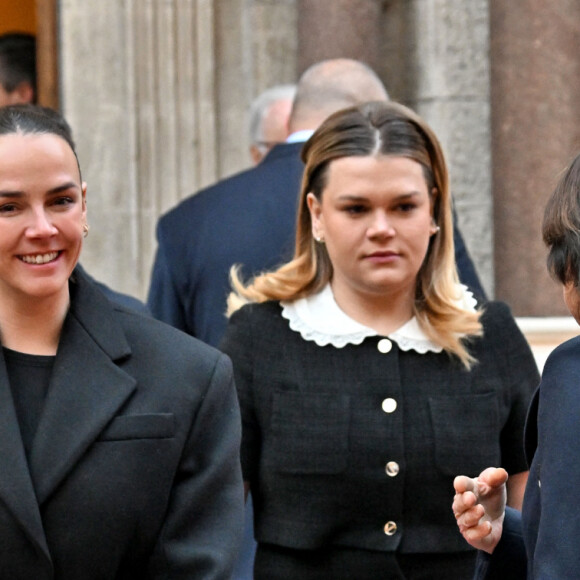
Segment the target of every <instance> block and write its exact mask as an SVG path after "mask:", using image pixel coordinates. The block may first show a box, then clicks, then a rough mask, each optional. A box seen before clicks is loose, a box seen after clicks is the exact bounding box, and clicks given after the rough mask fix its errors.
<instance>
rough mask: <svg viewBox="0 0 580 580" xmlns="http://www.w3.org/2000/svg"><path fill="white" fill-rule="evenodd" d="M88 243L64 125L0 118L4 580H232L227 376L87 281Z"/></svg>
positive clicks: (234, 418) (11, 111) (216, 359)
mask: <svg viewBox="0 0 580 580" xmlns="http://www.w3.org/2000/svg"><path fill="white" fill-rule="evenodd" d="M87 231H88V225H87V220H86V185H85V184H84V183H83V182H82V180H81V175H80V169H79V166H78V162H77V159H76V154H75V152H74V145H73V142H72V139H71V138H70V132H69V131H68V126H67V125H66V123H65V122H64V121H63V119H62V118H60V117H59V116H58V115H57V114H56V113H54V112H52V111H49V110H46V109H42V108H39V107H33V106H14V107H6V108H2V109H0V337H1V343H2V350H1V352H0V437H1V440H2V444H1V445H0V538H1V540H0V577H1V578H10V580H31V579H35V580H44V579H47V580H48V579H63V580H65V579H66V580H92V579H95V580H97V579H98V580H108V579H110V580H120V579H126V580H134V579H136V578H143V579H145V578H151V579H157V578H159V579H161V578H163V579H186V578H187V579H191V578H200V579H216V580H217V579H221V580H226V579H227V578H229V575H230V573H231V569H232V567H233V561H234V557H235V552H236V547H237V545H238V542H239V538H240V533H241V526H242V521H243V516H242V510H243V493H242V480H241V472H240V468H239V456H238V452H239V437H240V425H239V411H238V405H237V398H236V394H235V389H234V386H233V381H232V373H231V366H230V363H229V361H228V360H227V358H226V357H224V356H223V355H221V354H220V353H218V352H217V351H215V350H213V349H211V348H209V347H206V346H204V345H202V344H201V343H199V342H198V341H196V340H195V339H192V338H190V337H188V336H186V335H185V334H183V333H181V332H179V331H176V330H174V329H172V328H170V327H169V326H166V325H164V324H162V323H159V322H157V321H155V320H153V319H151V318H149V317H146V316H142V315H140V314H138V313H136V312H135V311H132V310H129V309H125V308H123V307H122V306H116V305H113V304H112V303H111V302H110V301H109V300H108V299H107V298H106V297H105V296H104V295H103V294H102V293H101V291H100V290H99V289H98V288H97V286H96V285H95V284H94V283H92V282H91V281H90V280H89V279H88V278H87V277H86V276H85V275H84V274H83V273H82V272H81V271H76V270H75V265H76V263H77V260H78V257H79V254H80V251H81V247H82V243H83V237H84V235H86V233H87Z"/></svg>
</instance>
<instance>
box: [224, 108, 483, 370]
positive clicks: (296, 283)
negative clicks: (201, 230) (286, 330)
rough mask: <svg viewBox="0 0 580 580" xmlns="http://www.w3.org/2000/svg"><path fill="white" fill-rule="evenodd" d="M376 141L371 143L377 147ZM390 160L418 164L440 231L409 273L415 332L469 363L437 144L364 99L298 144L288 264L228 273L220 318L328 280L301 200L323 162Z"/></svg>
mask: <svg viewBox="0 0 580 580" xmlns="http://www.w3.org/2000/svg"><path fill="white" fill-rule="evenodd" d="M377 143H378V145H377ZM369 155H397V156H403V157H407V158H409V159H412V160H414V161H416V162H418V163H420V164H421V166H422V167H423V170H424V174H425V180H426V182H427V186H428V190H429V191H433V190H435V191H436V195H435V196H434V207H433V219H434V221H435V223H436V224H437V225H438V226H439V227H440V230H439V233H438V234H437V235H435V236H432V237H431V241H430V244H429V248H428V250H427V254H426V256H425V259H424V261H423V265H422V266H421V269H420V271H419V273H418V274H417V284H416V291H415V302H414V314H415V316H416V317H417V320H418V322H419V325H420V326H421V328H422V330H423V332H425V334H426V335H427V336H428V337H429V338H430V339H431V340H432V341H433V342H434V343H435V344H438V345H440V346H441V347H442V348H443V349H444V350H445V351H446V352H448V353H450V354H452V355H455V356H457V357H458V358H459V359H460V360H461V362H462V363H463V364H464V365H465V367H467V368H470V367H471V364H472V363H473V362H474V359H473V357H472V356H471V355H470V353H469V351H468V349H467V344H466V342H467V340H468V339H469V337H474V336H479V335H481V334H482V326H481V322H480V320H479V318H480V315H481V313H480V312H470V311H467V310H465V309H464V308H462V307H461V305H460V303H459V298H460V297H459V296H458V289H459V280H458V276H457V269H456V266H455V251H454V247H453V218H452V212H451V197H450V193H449V178H448V173H447V166H446V163H445V158H444V156H443V152H442V149H441V145H440V144H439V140H438V139H437V137H436V136H435V134H434V133H433V131H432V130H431V129H430V127H429V126H428V125H427V124H426V123H425V122H424V121H423V120H422V119H421V118H420V117H419V116H418V115H417V114H416V113H414V112H413V111H411V110H410V109H408V108H407V107H404V106H403V105H400V104H398V103H394V102H372V103H365V104H363V105H359V106H356V107H352V108H348V109H344V110H342V111H339V112H337V113H335V114H333V115H331V116H330V117H328V119H326V121H325V122H324V123H323V124H322V125H321V126H320V127H319V128H318V129H317V131H316V132H315V133H314V134H313V135H312V137H311V138H310V139H309V140H308V142H307V143H306V144H305V146H304V148H303V151H302V159H303V161H304V163H305V170H304V175H303V178H302V186H301V191H300V201H299V207H298V218H297V229H296V245H295V250H294V257H293V259H292V260H291V261H290V262H288V263H286V264H283V265H282V266H281V267H279V268H278V269H277V270H275V271H272V272H266V273H262V274H260V275H258V276H256V277H255V278H254V279H253V280H252V281H251V282H250V283H249V284H247V285H245V284H244V283H243V282H242V281H241V279H240V277H239V270H238V268H237V267H236V266H234V267H233V268H232V271H231V280H232V287H233V290H234V291H233V292H232V293H231V294H230V297H229V299H228V314H231V313H232V312H233V311H235V310H236V309H237V308H239V307H240V306H241V305H242V304H244V303H247V302H265V301H267V300H288V301H292V300H297V299H299V298H304V297H306V296H310V295H312V294H316V293H317V292H319V291H320V290H322V288H323V287H324V286H326V284H327V283H328V282H329V281H330V280H331V278H332V272H333V269H332V263H331V261H330V258H329V256H328V253H327V251H326V248H325V246H324V244H320V243H317V242H316V241H315V240H314V238H313V234H312V221H311V217H310V212H309V210H308V204H307V199H306V198H307V195H308V193H310V192H311V193H313V194H314V195H315V196H316V198H317V199H318V201H321V199H322V195H323V192H324V189H325V186H326V177H327V172H328V171H327V170H328V166H329V164H330V163H331V162H332V161H333V160H334V159H339V158H341V157H350V156H369Z"/></svg>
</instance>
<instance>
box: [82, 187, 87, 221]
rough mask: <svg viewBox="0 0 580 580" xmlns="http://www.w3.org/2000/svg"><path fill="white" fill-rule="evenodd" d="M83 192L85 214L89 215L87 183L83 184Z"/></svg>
mask: <svg viewBox="0 0 580 580" xmlns="http://www.w3.org/2000/svg"><path fill="white" fill-rule="evenodd" d="M81 192H82V196H83V214H86V213H87V182H86V181H83V182H82V183H81Z"/></svg>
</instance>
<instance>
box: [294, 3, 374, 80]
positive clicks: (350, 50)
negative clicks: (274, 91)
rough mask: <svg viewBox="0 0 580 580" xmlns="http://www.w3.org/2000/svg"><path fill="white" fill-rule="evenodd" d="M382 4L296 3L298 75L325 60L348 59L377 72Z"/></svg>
mask: <svg viewBox="0 0 580 580" xmlns="http://www.w3.org/2000/svg"><path fill="white" fill-rule="evenodd" d="M384 4H385V3H384V2H383V1H382V0H298V40H299V47H300V50H299V55H298V59H299V60H298V72H299V73H300V74H301V73H302V72H304V70H305V69H307V68H308V67H309V66H310V65H311V64H313V63H315V62H318V61H320V60H324V59H327V58H337V57H348V58H355V59H357V60H361V61H363V62H366V63H367V64H368V65H369V66H371V67H372V68H373V69H375V70H378V69H379V65H380V61H381V54H380V47H381V23H382V13H383V7H384Z"/></svg>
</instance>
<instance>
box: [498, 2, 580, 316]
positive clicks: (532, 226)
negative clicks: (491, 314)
mask: <svg viewBox="0 0 580 580" xmlns="http://www.w3.org/2000/svg"><path fill="white" fill-rule="evenodd" d="M490 6H491V64H492V67H491V78H492V106H493V116H492V121H493V141H492V143H493V190H494V199H495V213H494V220H495V232H496V233H495V271H496V280H497V283H496V294H497V297H498V298H500V299H502V300H505V301H506V302H508V303H509V304H511V305H512V307H513V309H514V312H515V313H516V314H517V315H520V316H545V315H557V314H567V311H566V310H565V308H564V304H563V302H562V299H561V293H560V289H559V288H558V287H557V285H556V284H555V283H554V282H552V281H551V280H550V279H549V277H548V274H547V273H546V267H545V256H546V251H545V248H544V246H543V243H542V240H541V221H542V215H543V209H544V205H545V203H546V200H547V198H548V196H549V195H550V193H551V191H552V189H553V187H554V185H555V183H556V181H557V179H558V175H559V174H560V172H561V170H562V169H563V167H564V166H565V165H566V164H567V163H568V162H569V161H570V160H571V158H572V157H573V156H574V154H575V153H577V152H578V151H579V150H580V50H579V47H580V4H579V3H578V1H577V0H550V1H549V2H546V1H545V0H514V1H510V2H505V1H504V0H490Z"/></svg>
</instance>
